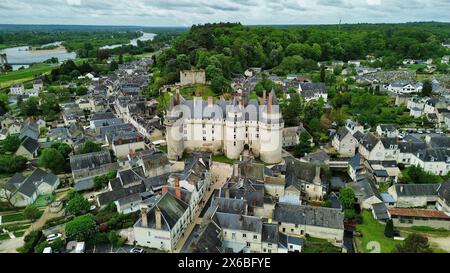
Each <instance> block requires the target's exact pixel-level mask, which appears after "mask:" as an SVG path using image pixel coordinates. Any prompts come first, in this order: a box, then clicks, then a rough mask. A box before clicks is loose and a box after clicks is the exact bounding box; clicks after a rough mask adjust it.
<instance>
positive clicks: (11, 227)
mask: <svg viewBox="0 0 450 273" xmlns="http://www.w3.org/2000/svg"><path fill="white" fill-rule="evenodd" d="M30 226H31V225H30V224H11V225H1V226H0V230H1V229H6V230H8V231H11V232H13V231H18V230H24V229H27V228H29V227H30Z"/></svg>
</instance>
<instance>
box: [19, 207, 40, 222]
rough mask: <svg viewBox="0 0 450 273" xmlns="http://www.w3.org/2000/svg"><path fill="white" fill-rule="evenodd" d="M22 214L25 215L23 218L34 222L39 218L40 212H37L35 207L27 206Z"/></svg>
mask: <svg viewBox="0 0 450 273" xmlns="http://www.w3.org/2000/svg"><path fill="white" fill-rule="evenodd" d="M23 214H24V215H25V217H26V218H27V219H29V220H31V221H33V222H34V221H36V220H37V219H38V218H39V217H41V212H40V211H39V209H38V208H37V207H36V206H33V205H29V206H27V207H26V208H25V209H24V211H23Z"/></svg>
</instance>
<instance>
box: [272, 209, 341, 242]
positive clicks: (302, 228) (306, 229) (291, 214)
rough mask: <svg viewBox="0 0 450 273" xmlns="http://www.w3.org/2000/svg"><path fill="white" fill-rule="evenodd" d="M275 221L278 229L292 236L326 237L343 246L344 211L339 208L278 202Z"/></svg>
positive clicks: (274, 213) (274, 215)
mask: <svg viewBox="0 0 450 273" xmlns="http://www.w3.org/2000/svg"><path fill="white" fill-rule="evenodd" d="M273 221H274V222H276V223H278V230H279V231H280V232H281V233H285V234H287V235H290V236H302V237H303V236H306V235H309V236H311V237H315V238H320V239H326V240H328V241H329V242H330V243H332V244H334V245H336V246H339V247H342V244H343V238H344V213H343V212H342V211H341V210H338V209H332V208H324V207H311V206H303V205H293V204H287V203H277V204H276V205H275V210H274V212H273Z"/></svg>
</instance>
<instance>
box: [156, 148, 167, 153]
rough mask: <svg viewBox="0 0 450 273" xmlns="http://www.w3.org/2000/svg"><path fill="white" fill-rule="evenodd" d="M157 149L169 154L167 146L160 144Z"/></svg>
mask: <svg viewBox="0 0 450 273" xmlns="http://www.w3.org/2000/svg"><path fill="white" fill-rule="evenodd" d="M156 149H158V150H160V151H161V152H164V153H166V154H167V146H158V147H156Z"/></svg>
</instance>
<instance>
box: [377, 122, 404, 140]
mask: <svg viewBox="0 0 450 273" xmlns="http://www.w3.org/2000/svg"><path fill="white" fill-rule="evenodd" d="M376 132H377V135H378V136H379V137H389V138H392V137H397V136H398V134H399V132H398V130H397V128H396V127H395V125H393V124H379V125H378V126H377V129H376Z"/></svg>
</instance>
